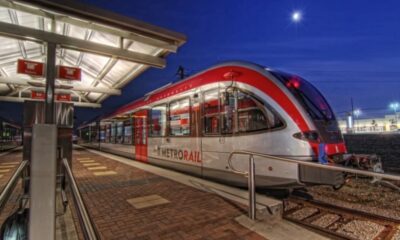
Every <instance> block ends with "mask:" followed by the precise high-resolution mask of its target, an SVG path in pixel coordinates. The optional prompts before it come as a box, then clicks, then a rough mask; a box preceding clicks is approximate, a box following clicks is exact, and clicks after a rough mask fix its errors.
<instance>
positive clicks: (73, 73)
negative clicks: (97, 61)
mask: <svg viewBox="0 0 400 240" xmlns="http://www.w3.org/2000/svg"><path fill="white" fill-rule="evenodd" d="M81 76H82V71H81V69H80V68H76V67H67V66H61V65H58V66H57V78H58V79H64V80H74V81H80V80H81Z"/></svg>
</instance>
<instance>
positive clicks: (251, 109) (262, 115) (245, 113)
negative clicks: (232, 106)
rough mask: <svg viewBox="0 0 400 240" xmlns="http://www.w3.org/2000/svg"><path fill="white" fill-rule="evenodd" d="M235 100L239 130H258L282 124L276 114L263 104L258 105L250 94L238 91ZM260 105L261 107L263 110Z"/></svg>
mask: <svg viewBox="0 0 400 240" xmlns="http://www.w3.org/2000/svg"><path fill="white" fill-rule="evenodd" d="M237 101H238V125H239V126H238V130H239V132H252V131H260V130H267V129H272V128H277V127H282V126H283V122H282V121H281V120H280V118H278V116H277V115H276V114H274V113H273V112H272V111H271V110H270V109H268V108H267V107H265V106H261V105H260V106H258V104H257V102H256V100H255V99H254V98H252V97H251V96H250V95H248V94H246V93H243V92H238V96H237ZM260 107H263V108H264V109H263V110H264V111H263V110H262V109H260Z"/></svg>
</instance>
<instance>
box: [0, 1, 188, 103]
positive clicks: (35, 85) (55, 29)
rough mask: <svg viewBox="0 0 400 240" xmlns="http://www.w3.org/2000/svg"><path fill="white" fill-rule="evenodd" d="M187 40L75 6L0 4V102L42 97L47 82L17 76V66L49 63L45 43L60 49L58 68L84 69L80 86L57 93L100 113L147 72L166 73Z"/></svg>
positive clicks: (63, 86)
mask: <svg viewBox="0 0 400 240" xmlns="http://www.w3.org/2000/svg"><path fill="white" fill-rule="evenodd" d="M185 41H186V37H185V36H184V35H182V34H180V33H176V32H172V31H169V30H166V29H163V28H160V27H156V26H153V25H150V24H147V23H144V22H141V21H138V20H135V19H131V18H128V17H125V16H121V15H117V14H115V13H111V12H108V11H104V10H101V9H97V8H94V7H92V6H88V5H84V4H80V3H77V2H72V1H46V0H31V1H29V0H23V1H20V0H19V1H7V0H0V43H1V44H0V101H17V102H22V101H24V100H26V99H30V98H31V92H32V91H38V92H40V91H42V92H43V91H44V86H45V78H44V77H39V78H38V77H32V76H29V75H24V74H17V60H18V59H26V60H30V61H37V62H44V63H45V62H46V43H47V42H53V43H56V44H57V46H58V49H57V58H56V64H57V65H63V66H70V67H78V68H80V69H81V81H65V80H60V79H58V80H57V82H56V93H64V94H70V95H71V98H72V101H73V102H74V104H75V105H77V106H89V107H100V106H101V105H100V103H101V102H102V101H103V100H104V99H106V98H107V97H108V96H110V95H119V94H120V93H121V91H120V89H121V88H122V87H123V86H125V85H126V84H127V83H128V82H130V81H131V80H133V79H134V78H136V77H137V76H138V75H139V74H140V73H142V72H143V71H145V70H146V69H148V68H149V67H157V68H163V67H165V64H166V61H165V57H166V56H167V55H168V54H169V53H171V52H176V51H177V49H178V47H179V46H181V45H182V44H183V43H185Z"/></svg>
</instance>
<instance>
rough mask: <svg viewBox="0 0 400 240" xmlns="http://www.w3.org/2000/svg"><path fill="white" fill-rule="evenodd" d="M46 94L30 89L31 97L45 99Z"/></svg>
mask: <svg viewBox="0 0 400 240" xmlns="http://www.w3.org/2000/svg"><path fill="white" fill-rule="evenodd" d="M45 97H46V94H45V93H44V92H36V91H32V94H31V98H32V99H45Z"/></svg>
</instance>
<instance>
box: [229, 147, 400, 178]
mask: <svg viewBox="0 0 400 240" xmlns="http://www.w3.org/2000/svg"><path fill="white" fill-rule="evenodd" d="M233 155H251V156H259V157H265V158H270V159H275V160H278V161H283V162H290V163H297V164H300V165H304V166H309V167H315V168H321V169H329V170H332V171H340V172H347V173H354V174H361V175H364V176H369V177H377V178H382V179H388V180H394V181H400V175H394V174H386V173H378V172H371V171H367V170H360V169H355V168H349V167H343V166H339V165H335V164H331V163H329V164H321V163H316V162H309V161H304V160H296V159H292V158H282V157H277V156H274V155H268V154H264V153H257V152H251V151H233V152H231V153H230V155H229V158H228V165H229V167H230V168H231V169H232V171H234V172H236V173H241V174H244V173H245V174H246V172H242V171H238V170H236V169H234V168H232V167H233V166H232V157H233Z"/></svg>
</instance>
